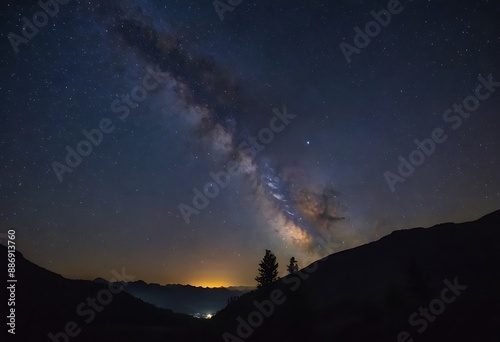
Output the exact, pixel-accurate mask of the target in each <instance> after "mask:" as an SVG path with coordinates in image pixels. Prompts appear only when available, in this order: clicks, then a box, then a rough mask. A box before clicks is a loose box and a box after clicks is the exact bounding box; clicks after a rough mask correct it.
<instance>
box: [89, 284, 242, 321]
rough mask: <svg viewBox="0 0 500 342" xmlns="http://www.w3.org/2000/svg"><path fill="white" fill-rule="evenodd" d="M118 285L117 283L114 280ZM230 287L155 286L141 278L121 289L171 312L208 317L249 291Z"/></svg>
mask: <svg viewBox="0 0 500 342" xmlns="http://www.w3.org/2000/svg"><path fill="white" fill-rule="evenodd" d="M94 282H98V283H105V284H108V282H107V281H106V280H104V279H102V278H97V279H95V280H94ZM114 285H115V286H119V285H120V284H119V283H114ZM234 288H243V289H245V288H244V287H233V289H231V288H224V287H218V288H208V287H196V286H191V285H179V284H175V285H159V284H148V283H145V282H144V281H141V280H139V281H134V282H129V283H128V284H127V286H126V288H125V292H127V293H129V294H131V295H132V296H134V297H136V298H140V299H142V300H143V301H145V302H146V303H150V304H153V305H156V306H157V307H159V308H164V309H170V310H172V311H174V312H179V313H185V314H188V315H192V316H197V317H203V318H205V317H207V315H210V316H212V315H213V314H215V312H217V311H218V310H220V309H222V308H224V307H225V306H226V305H227V303H228V300H229V299H230V298H234V297H239V296H241V295H242V294H244V293H245V292H248V291H249V290H251V289H250V288H246V290H236V289H234ZM210 316H209V317H210Z"/></svg>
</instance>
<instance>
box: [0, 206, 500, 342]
mask: <svg viewBox="0 0 500 342" xmlns="http://www.w3.org/2000/svg"><path fill="white" fill-rule="evenodd" d="M0 251H1V254H3V255H6V253H7V251H6V248H5V247H4V246H0ZM16 253H17V257H16V272H17V279H18V282H17V283H16V289H17V290H16V298H17V305H16V338H15V340H16V341H23V342H24V341H26V342H31V341H59V342H67V341H93V342H95V341H120V342H122V341H141V342H142V341H148V342H154V341H173V342H180V341H184V342H202V341H203V342H212V341H213V342H215V341H218V342H220V341H226V342H227V341H233V342H234V341H236V342H243V341H245V342H247V341H250V342H252V341H258V342H267V341H292V342H294V341H297V342H299V341H300V342H303V341H314V342H317V341H319V342H323V341H325V342H327V341H328V342H330V341H339V342H346V341H349V342H351V341H352V342H355V341H356V342H357V341H370V342H378V341H384V342H385V341H405V342H411V341H415V342H420V341H495V342H497V341H500V267H499V266H500V211H496V212H494V213H491V214H489V215H486V216H485V217H483V218H481V219H479V220H477V221H473V222H466V223H460V224H453V223H445V224H440V225H437V226H435V227H432V228H427V229H424V228H415V229H410V230H402V231H395V232H393V233H392V234H390V235H388V236H386V237H384V238H382V239H380V240H378V241H375V242H372V243H369V244H367V245H364V246H360V247H357V248H353V249H350V250H346V251H343V252H340V253H336V254H332V255H330V256H328V257H326V258H324V259H322V260H320V261H318V262H316V263H314V264H312V265H309V266H308V267H306V268H304V269H302V270H300V271H299V273H296V274H294V275H291V276H287V277H284V278H282V279H280V280H279V281H277V282H275V283H273V284H271V285H269V286H268V287H265V288H262V289H259V290H254V291H251V292H248V293H245V294H243V295H241V297H240V298H239V299H238V300H235V301H232V302H231V304H229V305H228V306H227V307H226V308H224V309H222V310H221V311H220V312H219V313H218V314H217V315H215V316H214V317H213V318H212V319H210V320H205V319H196V318H193V317H191V316H189V315H185V314H177V313H174V312H172V311H171V310H166V309H162V308H158V307H155V306H154V305H152V304H149V303H146V302H145V300H146V299H147V300H148V301H151V302H153V301H156V302H157V303H161V302H162V301H164V302H163V303H164V304H161V305H167V304H166V303H167V302H168V301H169V300H172V297H173V296H174V295H172V293H186V294H185V295H186V296H187V293H192V294H193V295H194V296H199V298H208V297H206V296H208V295H206V293H211V294H212V295H213V296H214V297H216V298H217V299H210V298H208V299H206V301H205V302H203V303H202V304H196V305H193V304H186V302H184V304H183V303H181V302H180V301H177V302H175V301H174V302H171V303H176V304H175V305H178V310H180V309H182V310H186V312H187V311H188V310H204V309H207V310H208V308H210V307H211V306H210V305H215V304H219V303H220V302H221V301H223V299H224V298H225V297H224V296H226V295H229V293H230V292H231V291H230V290H228V289H208V290H210V291H208V292H205V291H202V290H206V289H200V288H195V287H190V286H181V285H168V286H160V285H157V284H145V283H144V282H134V283H129V284H128V285H127V287H125V289H126V291H128V292H130V293H133V292H135V295H136V296H142V297H144V298H146V299H144V300H141V299H138V298H136V297H134V296H132V295H130V294H129V293H127V292H125V291H123V292H120V293H117V294H114V295H112V297H111V298H107V297H106V296H104V294H105V293H106V291H109V290H110V289H113V290H115V291H116V288H115V287H111V288H110V286H109V284H107V283H105V282H103V281H102V280H100V281H96V282H93V281H82V280H68V279H65V278H63V277H61V276H60V275H57V274H55V273H53V272H50V271H48V270H46V269H43V268H41V267H38V266H36V265H34V264H33V263H31V262H29V261H27V260H26V259H24V257H23V256H22V254H21V253H19V252H16ZM6 259H7V258H6V257H5V258H0V260H1V263H2V267H5V268H4V269H6V268H7V260H6ZM114 285H116V286H120V284H119V283H115V284H114ZM129 286H130V288H128V287H129ZM212 290H213V291H212ZM141 291H142V292H141ZM139 292H140V293H139ZM231 293H232V292H231ZM219 295H220V297H218V296H219ZM93 298H100V300H101V301H105V302H106V303H107V304H106V305H103V306H102V307H98V308H99V309H100V311H99V310H97V309H95V310H90V308H91V307H92V306H91V305H90V304H89V302H88V301H89V299H90V300H92V299H93ZM108 300H109V303H108ZM189 303H192V301H190V302H189ZM214 303H215V304H214ZM82 305H83V307H82ZM156 305H158V304H156ZM173 307H174V306H172V307H171V308H173ZM179 308H180V309H179ZM79 309H80V310H79ZM82 312H84V313H85V314H82ZM91 312H93V314H91ZM91 317H92V319H90V318H91ZM87 321H88V322H87ZM76 331H78V334H76V335H75V336H74V337H68V336H69V334H75V332H76ZM49 333H52V334H53V335H52V336H53V338H52V339H51V338H49V337H48V334H49ZM62 333H64V334H65V335H64V336H63V335H62ZM12 340H14V339H12Z"/></svg>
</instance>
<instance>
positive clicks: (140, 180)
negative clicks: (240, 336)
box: [0, 0, 500, 286]
mask: <svg viewBox="0 0 500 342" xmlns="http://www.w3.org/2000/svg"><path fill="white" fill-rule="evenodd" d="M62 2H64V1H62ZM222 3H223V4H227V3H226V2H225V1H222ZM219 6H226V10H224V12H223V13H220V14H221V15H219V14H218V13H217V10H216V8H214V4H213V2H212V1H208V0H203V1H186V0H183V1H180V0H178V1H170V0H169V1H158V0H119V1H116V2H112V4H107V2H105V1H95V0H90V1H77V0H71V1H68V3H66V4H60V5H58V7H59V8H58V11H55V9H54V6H52V7H51V8H49V11H52V12H51V13H52V15H45V17H44V16H43V15H36V13H37V12H40V11H41V7H40V6H39V5H37V4H36V3H34V2H31V1H12V0H7V1H3V2H2V4H1V5H0V16H1V18H0V27H1V29H0V34H1V35H2V39H1V45H0V50H1V55H0V57H1V59H0V72H1V74H0V75H1V78H0V91H1V94H2V101H1V102H0V113H1V116H0V226H1V227H2V231H4V230H6V229H8V227H12V228H14V229H16V235H17V240H16V241H17V247H18V249H19V250H20V251H21V252H23V254H24V255H25V257H27V258H28V259H30V260H31V261H33V262H35V263H37V264H39V265H41V266H43V267H46V268H48V269H50V270H52V271H54V272H57V273H60V274H62V275H64V276H66V277H69V278H80V279H94V278H96V277H104V278H108V279H109V278H110V277H111V273H110V272H111V270H113V269H121V268H122V267H125V268H126V270H127V273H129V274H132V275H135V276H136V277H137V278H138V279H143V280H145V281H147V282H156V283H160V284H165V283H181V284H188V283H189V284H192V285H199V286H229V285H254V284H255V281H254V277H255V276H256V271H257V265H258V262H259V261H260V259H261V258H262V256H263V255H264V252H265V249H271V250H272V251H273V252H274V253H275V254H276V255H277V258H278V261H279V263H280V265H281V267H280V272H281V274H282V275H283V274H284V273H285V264H286V263H287V261H288V259H289V258H290V257H291V256H295V258H296V259H298V261H299V265H301V266H305V265H306V264H307V263H309V262H312V261H314V260H316V259H318V258H320V257H323V256H325V255H328V254H330V253H333V252H336V251H340V250H343V249H346V248H351V247H354V246H358V245H361V244H364V243H368V242H371V241H374V240H377V239H379V238H380V237H382V236H384V235H386V234H389V233H390V232H391V231H393V230H396V229H403V228H412V227H418V226H423V227H427V226H431V225H433V224H437V223H441V222H447V221H455V222H461V221H467V220H473V219H476V218H478V217H480V216H482V215H484V214H486V213H489V212H491V211H493V210H496V209H499V207H500V206H499V203H500V184H499V183H498V175H499V174H500V163H499V162H500V161H499V157H498V156H499V154H498V150H499V144H500V135H499V134H498V132H499V131H500V119H499V118H500V117H499V107H500V87H498V84H497V85H495V82H497V80H498V82H500V63H499V60H498V56H499V52H500V46H499V44H500V30H499V26H498V17H499V15H500V5H499V4H498V2H496V1H484V0H480V1H445V0H440V1H438V0H429V1H424V0H415V1H409V0H407V1H401V3H400V4H399V5H398V6H399V7H397V9H398V13H397V14H392V15H391V20H390V22H389V23H386V24H385V25H383V26H381V25H378V24H377V25H378V27H379V30H377V29H376V25H375V26H373V25H371V26H370V25H368V28H369V29H372V30H376V32H375V31H372V32H371V35H372V36H373V37H371V38H370V37H369V36H366V37H368V39H369V42H368V43H367V42H366V39H364V40H363V38H359V37H358V40H357V43H358V44H360V45H362V47H361V48H360V47H357V46H356V45H355V44H356V43H355V35H356V34H357V32H358V31H356V30H355V28H356V27H358V28H359V30H360V31H362V32H363V33H364V34H366V33H365V29H366V25H367V23H369V22H370V21H373V20H375V19H374V17H373V15H372V14H370V12H371V11H375V12H376V13H379V11H382V10H387V9H388V2H387V1H376V2H372V1H370V2H368V1H359V0H340V1H319V0H315V1H296V0H287V1H285V0H277V1H261V0H257V1H249V0H243V1H241V3H240V4H238V5H237V6H230V7H229V8H230V10H229V9H227V6H228V5H219ZM220 8H222V7H219V9H218V11H219V12H221V11H222V10H221V9H220ZM395 8H396V7H394V8H393V9H395ZM55 12H57V13H55ZM34 14H35V18H33V15H34ZM49 14H50V13H49ZM23 17H24V18H26V21H29V22H30V23H29V24H26V21H23ZM221 18H222V20H221ZM385 19H387V18H385ZM34 20H35V21H36V20H38V23H39V24H40V26H41V27H39V28H38V29H37V31H38V32H35V33H34V32H33V29H30V27H29V26H31V27H33V26H32V25H33V24H32V22H33V21H34ZM381 20H384V18H382V19H381ZM23 25H28V26H26V28H25V30H24V34H27V35H31V38H29V39H28V38H26V37H25V36H23V32H22V27H23ZM370 27H371V28H370ZM374 27H375V28H374ZM35 29H36V27H35ZM374 32H375V33H374ZM366 37H365V38H366ZM342 43H344V45H341V44H342ZM346 44H348V45H346ZM342 46H344V47H345V46H350V47H351V48H352V49H353V50H355V51H356V52H352V51H351V54H350V55H349V56H348V58H347V57H346V53H345V51H343V49H342V48H341V47H342ZM16 50H17V51H16ZM481 80H482V81H481ZM488 80H489V81H490V82H489V85H488V86H486V85H485V84H486V83H488ZM482 82H483V83H482ZM485 82H486V83H485ZM481 84H482V85H483V88H482V89H481V90H480V92H479V93H477V91H476V90H477V87H478V86H479V85H481ZM492 84H493V85H492ZM488 87H489V88H490V90H488ZM495 89H497V90H496V91H495ZM478 94H479V95H478ZM485 94H488V96H486V95H485ZM471 96H472V97H471ZM474 96H480V97H482V98H483V99H481V100H475V101H474V99H476V97H474ZM485 97H488V98H487V99H485ZM467 99H468V100H467ZM465 100H467V101H466V104H463V102H464V101H465ZM454 105H457V107H454ZM463 107H465V108H469V109H468V111H466V109H463ZM472 107H473V108H472ZM460 108H462V109H460ZM470 108H472V109H470ZM459 110H462V113H463V114H459ZM270 128H271V129H274V130H271V129H270ZM436 129H437V130H438V132H441V133H442V134H441V140H440V141H442V140H444V139H443V136H445V137H446V139H445V141H442V142H439V143H437V142H433V143H431V144H433V146H434V148H433V149H432V150H433V151H432V153H428V155H427V154H424V153H425V152H426V150H425V146H423V147H422V146H421V147H417V144H416V143H415V139H418V140H419V141H433V140H425V139H433V138H434V139H437V140H439V137H438V135H439V134H436V131H435V130H436ZM84 131H85V132H84ZM89 137H90V138H89ZM92 139H93V141H94V143H92ZM429 146H430V145H429ZM429 148H430V147H429ZM429 148H428V149H427V152H429V151H430V150H429ZM415 150H417V152H414V151H415ZM78 151H80V152H81V153H79V152H78ZM413 152H414V153H413ZM412 153H413V154H412ZM68 154H69V155H70V156H69V157H68V156H67V155H68ZM400 156H401V157H402V158H403V159H405V160H408V159H410V156H413V158H414V159H413V160H414V161H415V160H416V161H417V162H418V164H419V165H418V166H415V167H414V170H413V172H408V173H411V175H407V176H404V177H403V176H401V174H400V172H399V171H398V166H399V165H400V159H399V157H400ZM422 156H423V157H424V158H423V159H424V160H420V159H419V158H420V157H422ZM415 158H416V159H415ZM403 169H404V168H403ZM230 170H233V171H234V173H228V172H229V171H230ZM403 171H405V170H403ZM388 172H389V173H390V174H391V175H392V176H391V177H395V178H391V179H393V180H394V179H399V181H396V182H395V183H393V186H392V188H391V186H390V184H389V183H390V182H388V180H387V175H388V174H389V173H388ZM213 175H219V176H220V177H222V178H219V181H220V182H221V184H222V185H217V184H216V183H214V182H215V181H214V178H213ZM221 175H229V178H227V177H226V178H225V177H223V176H221ZM401 180H402V181H401ZM207 184H208V186H207ZM196 191H200V193H203V192H204V191H205V192H206V193H208V195H209V197H210V198H208V197H207V198H206V199H205V200H203V199H200V198H202V197H204V195H201V196H198V197H199V198H198V199H197V202H196V203H193V198H194V197H195V195H196V194H197V192H196ZM205 197H206V196H205Z"/></svg>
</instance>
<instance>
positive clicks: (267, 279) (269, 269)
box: [255, 249, 278, 288]
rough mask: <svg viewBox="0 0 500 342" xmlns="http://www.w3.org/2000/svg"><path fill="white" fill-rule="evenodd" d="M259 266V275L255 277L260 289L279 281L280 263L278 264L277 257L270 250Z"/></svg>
mask: <svg viewBox="0 0 500 342" xmlns="http://www.w3.org/2000/svg"><path fill="white" fill-rule="evenodd" d="M259 266H260V267H259V275H258V276H257V277H255V280H256V281H257V287H258V288H260V287H262V286H264V285H266V284H270V283H272V282H273V281H275V280H277V279H278V263H277V262H276V256H275V255H274V254H273V253H272V252H271V251H270V250H269V249H266V255H264V258H263V259H262V261H261V262H260V264H259Z"/></svg>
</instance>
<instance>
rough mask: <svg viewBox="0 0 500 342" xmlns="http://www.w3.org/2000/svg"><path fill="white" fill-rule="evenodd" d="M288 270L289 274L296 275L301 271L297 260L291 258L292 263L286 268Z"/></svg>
mask: <svg viewBox="0 0 500 342" xmlns="http://www.w3.org/2000/svg"><path fill="white" fill-rule="evenodd" d="M286 270H287V271H288V273H289V274H294V273H295V272H297V271H298V270H299V265H298V264H297V260H295V258H294V257H291V258H290V263H289V264H288V266H287V267H286Z"/></svg>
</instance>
